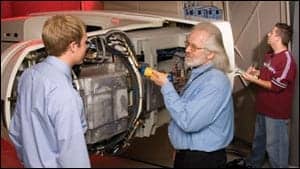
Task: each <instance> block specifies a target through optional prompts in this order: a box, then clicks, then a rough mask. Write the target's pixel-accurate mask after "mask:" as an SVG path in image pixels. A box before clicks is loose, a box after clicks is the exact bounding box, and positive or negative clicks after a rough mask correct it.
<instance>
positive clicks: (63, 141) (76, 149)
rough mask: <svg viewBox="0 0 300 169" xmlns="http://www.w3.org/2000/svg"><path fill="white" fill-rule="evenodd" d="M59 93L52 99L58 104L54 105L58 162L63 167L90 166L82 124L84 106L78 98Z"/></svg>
mask: <svg viewBox="0 0 300 169" xmlns="http://www.w3.org/2000/svg"><path fill="white" fill-rule="evenodd" d="M57 93H58V92H57ZM57 93H56V95H55V97H54V96H53V99H51V100H55V104H52V107H53V106H55V105H56V106H55V107H53V111H54V112H55V114H54V116H53V121H54V125H55V130H56V134H57V139H58V149H59V156H58V164H59V165H60V167H62V168H73V167H75V168H77V167H80V168H87V167H88V168H90V161H89V156H88V151H87V145H86V142H85V138H84V130H85V126H82V119H81V116H82V113H83V112H82V108H81V107H80V106H79V104H78V103H77V101H76V99H77V98H74V97H72V96H66V94H64V96H63V94H57ZM59 93H60V92H59Z"/></svg>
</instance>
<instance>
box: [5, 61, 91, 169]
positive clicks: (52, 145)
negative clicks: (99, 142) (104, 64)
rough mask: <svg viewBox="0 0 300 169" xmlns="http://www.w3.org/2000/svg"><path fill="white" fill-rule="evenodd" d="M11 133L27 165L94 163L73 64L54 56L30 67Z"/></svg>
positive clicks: (23, 79) (22, 82)
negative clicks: (72, 75) (76, 88)
mask: <svg viewBox="0 0 300 169" xmlns="http://www.w3.org/2000/svg"><path fill="white" fill-rule="evenodd" d="M17 92H18V99H17V103H16V109H15V113H14V115H13V117H12V121H11V124H10V128H9V136H10V138H11V140H12V142H13V143H14V145H15V147H16V150H17V154H18V156H19V158H20V160H21V161H22V162H23V163H24V166H25V167H38V168H40V167H50V168H54V167H57V168H65V167H69V168H73V167H90V160H89V156H88V151H87V145H86V142H85V138H84V132H85V131H86V129H87V125H86V121H85V117H84V112H83V103H82V99H81V97H80V96H79V94H78V92H77V91H76V90H75V89H74V88H73V86H72V78H71V68H70V67H69V66H68V65H67V64H65V63H64V62H62V61H61V60H59V59H58V58H56V57H54V56H48V57H47V58H46V59H45V60H44V61H43V62H41V63H39V64H36V65H34V66H33V67H32V68H30V69H26V70H25V71H24V73H23V74H22V76H21V78H20V80H19V85H18V91H17Z"/></svg>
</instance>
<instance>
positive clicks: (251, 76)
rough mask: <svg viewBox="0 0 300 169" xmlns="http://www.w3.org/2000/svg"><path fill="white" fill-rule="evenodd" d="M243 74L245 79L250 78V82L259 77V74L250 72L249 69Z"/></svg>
mask: <svg viewBox="0 0 300 169" xmlns="http://www.w3.org/2000/svg"><path fill="white" fill-rule="evenodd" d="M242 76H243V78H244V79H246V80H248V81H250V82H254V81H255V80H257V79H258V77H257V76H255V75H252V74H250V73H248V71H247V72H245V73H243V74H242Z"/></svg>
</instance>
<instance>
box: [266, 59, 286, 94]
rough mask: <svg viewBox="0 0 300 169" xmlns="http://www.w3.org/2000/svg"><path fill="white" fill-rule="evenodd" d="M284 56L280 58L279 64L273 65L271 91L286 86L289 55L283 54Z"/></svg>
mask: <svg viewBox="0 0 300 169" xmlns="http://www.w3.org/2000/svg"><path fill="white" fill-rule="evenodd" d="M285 56H286V57H285V58H284V59H282V62H280V64H277V65H275V66H274V69H275V73H274V75H273V77H272V79H271V82H272V88H271V90H273V91H281V90H282V89H285V88H287V86H288V83H289V81H291V80H290V77H289V72H290V70H291V57H290V56H289V55H288V54H285Z"/></svg>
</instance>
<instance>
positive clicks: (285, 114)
mask: <svg viewBox="0 0 300 169" xmlns="http://www.w3.org/2000/svg"><path fill="white" fill-rule="evenodd" d="M296 71H297V68H296V63H295V60H294V58H293V56H292V55H291V53H290V52H289V51H287V50H285V51H282V52H280V53H277V54H274V53H267V54H266V55H265V58H264V65H263V67H262V68H261V69H260V76H259V78H260V79H262V80H267V81H271V84H272V88H271V89H270V90H268V89H265V88H262V87H259V89H258V93H257V95H256V111H257V112H259V113H261V114H264V115H266V116H268V117H271V118H274V119H288V118H290V115H291V111H292V104H293V94H294V88H295V78H296Z"/></svg>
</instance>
